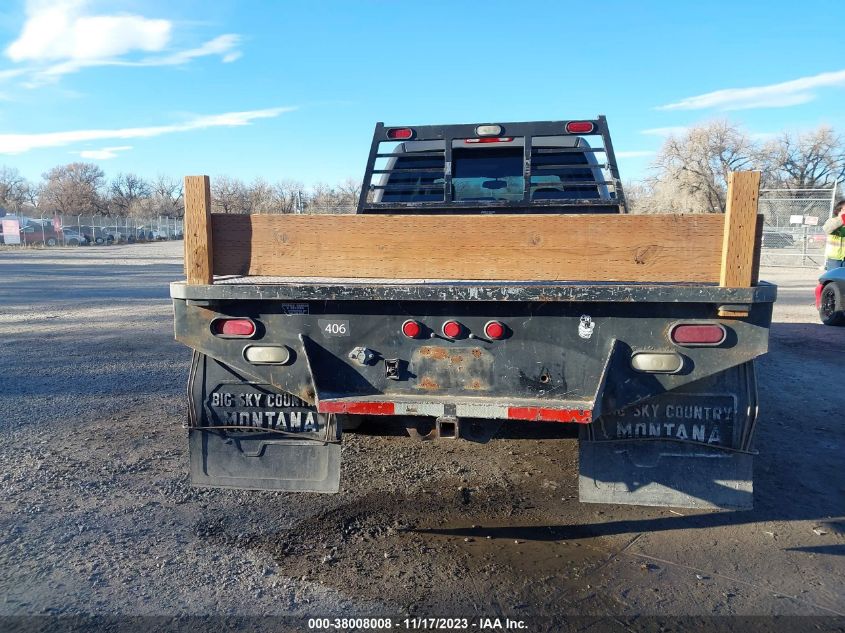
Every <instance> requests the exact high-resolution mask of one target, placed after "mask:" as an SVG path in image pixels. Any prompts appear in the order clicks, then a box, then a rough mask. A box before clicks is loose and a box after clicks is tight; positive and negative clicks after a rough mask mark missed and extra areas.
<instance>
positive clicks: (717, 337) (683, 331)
mask: <svg viewBox="0 0 845 633" xmlns="http://www.w3.org/2000/svg"><path fill="white" fill-rule="evenodd" d="M726 336H727V330H725V327H724V326H723V325H720V324H718V323H682V324H680V325H676V326H675V327H673V328H672V331H671V333H670V334H669V338H671V339H672V342H673V343H676V344H677V345H691V346H698V345H702V346H707V345H721V344H722V343H723V342H724V340H725V337H726Z"/></svg>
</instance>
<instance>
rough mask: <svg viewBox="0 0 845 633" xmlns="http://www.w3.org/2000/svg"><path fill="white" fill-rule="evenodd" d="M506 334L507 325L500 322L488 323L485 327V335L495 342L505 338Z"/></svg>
mask: <svg viewBox="0 0 845 633" xmlns="http://www.w3.org/2000/svg"><path fill="white" fill-rule="evenodd" d="M505 332H507V330H506V329H505V324H504V323H501V322H499V321H488V322H487V325H485V326H484V334H485V335H486V336H487V338H491V339H493V340H494V341H498V340H500V339H503V338H505Z"/></svg>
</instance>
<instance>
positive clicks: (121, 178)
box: [109, 173, 152, 215]
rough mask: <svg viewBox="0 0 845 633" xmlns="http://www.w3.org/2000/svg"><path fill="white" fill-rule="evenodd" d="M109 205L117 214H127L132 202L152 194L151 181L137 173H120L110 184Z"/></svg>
mask: <svg viewBox="0 0 845 633" xmlns="http://www.w3.org/2000/svg"><path fill="white" fill-rule="evenodd" d="M109 194H110V199H109V207H110V208H111V210H112V212H113V213H115V214H117V215H127V214H128V213H129V207H130V206H132V203H133V202H135V201H136V200H139V199H141V198H149V197H150V195H151V194H152V187H150V183H148V182H147V181H146V180H144V179H143V178H141V177H140V176H138V175H137V174H132V173H129V174H118V175H117V176H115V177H114V180H112V181H111V184H110V185H109Z"/></svg>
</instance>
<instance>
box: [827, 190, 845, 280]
mask: <svg viewBox="0 0 845 633" xmlns="http://www.w3.org/2000/svg"><path fill="white" fill-rule="evenodd" d="M833 214H834V215H833V217H832V218H830V219H829V220H828V221H827V222H825V223H824V226H823V227H822V228H823V229H824V232H825V233H827V245H826V246H825V249H824V256H825V260H826V261H825V270H833V269H834V268H842V267H845V200H840V201H839V202H837V203H836V206H835V207H833Z"/></svg>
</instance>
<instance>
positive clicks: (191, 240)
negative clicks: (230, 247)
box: [185, 176, 214, 284]
mask: <svg viewBox="0 0 845 633" xmlns="http://www.w3.org/2000/svg"><path fill="white" fill-rule="evenodd" d="M212 253H213V251H212V245H211V183H210V181H209V179H208V176H185V276H186V277H187V279H188V283H189V284H210V283H213V282H214V271H213V270H212V264H211V262H212Z"/></svg>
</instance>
